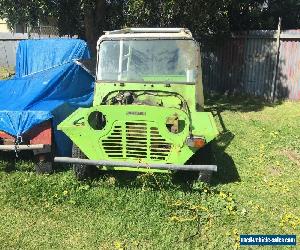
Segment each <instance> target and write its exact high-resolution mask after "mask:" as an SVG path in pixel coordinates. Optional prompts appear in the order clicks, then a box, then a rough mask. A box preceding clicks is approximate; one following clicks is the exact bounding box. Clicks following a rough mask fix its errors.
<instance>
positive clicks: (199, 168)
mask: <svg viewBox="0 0 300 250" xmlns="http://www.w3.org/2000/svg"><path fill="white" fill-rule="evenodd" d="M54 162H60V163H71V164H84V165H93V166H109V167H124V168H128V167H130V168H144V169H162V170H173V171H178V170H180V171H203V170H206V171H213V172H217V170H218V167H217V166H216V165H180V164H147V163H130V162H119V161H95V160H88V159H78V158H69V157H55V158H54Z"/></svg>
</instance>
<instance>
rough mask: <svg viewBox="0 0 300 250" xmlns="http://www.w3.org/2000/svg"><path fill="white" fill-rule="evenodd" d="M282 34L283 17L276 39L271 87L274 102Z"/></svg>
mask: <svg viewBox="0 0 300 250" xmlns="http://www.w3.org/2000/svg"><path fill="white" fill-rule="evenodd" d="M280 34H281V17H279V20H278V29H277V39H276V61H275V67H274V73H273V81H272V89H271V100H272V102H274V101H275V99H276V82H277V73H278V65H279V53H280Z"/></svg>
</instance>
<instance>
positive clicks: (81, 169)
mask: <svg viewBox="0 0 300 250" xmlns="http://www.w3.org/2000/svg"><path fill="white" fill-rule="evenodd" d="M72 157H73V158H80V159H87V157H86V155H85V154H84V153H83V152H82V151H81V150H80V148H78V147H77V146H76V145H75V144H73V147H72ZM73 170H74V174H75V178H76V179H77V180H78V181H86V180H89V179H94V178H96V177H97V173H98V172H99V170H98V168H97V167H96V166H91V165H85V164H73Z"/></svg>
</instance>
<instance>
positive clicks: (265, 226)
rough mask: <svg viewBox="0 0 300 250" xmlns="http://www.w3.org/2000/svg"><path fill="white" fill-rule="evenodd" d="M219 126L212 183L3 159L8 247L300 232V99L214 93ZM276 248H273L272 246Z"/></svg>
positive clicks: (119, 244) (226, 244)
mask: <svg viewBox="0 0 300 250" xmlns="http://www.w3.org/2000/svg"><path fill="white" fill-rule="evenodd" d="M208 103H209V104H208V109H209V110H211V111H213V113H214V114H215V115H216V116H215V117H216V120H217V122H218V126H219V128H220V131H221V135H220V137H219V138H218V140H217V141H216V142H215V144H214V153H215V157H216V161H217V164H218V166H219V172H218V173H217V174H216V175H215V177H214V181H213V184H212V186H210V187H207V186H205V185H203V184H201V183H190V182H184V181H183V180H181V181H180V180H179V181H178V178H174V176H171V175H161V174H156V175H151V174H141V175H138V176H137V177H136V176H134V175H133V174H132V175H131V174H126V175H124V174H123V173H107V174H106V175H104V176H103V177H101V178H100V179H99V180H97V181H93V182H91V183H78V182H77V181H75V180H74V177H73V174H72V172H71V171H70V170H64V169H60V170H59V171H57V172H56V173H55V174H53V175H49V176H36V175H35V173H34V172H33V171H32V169H33V166H32V163H30V162H28V161H24V162H17V164H16V170H14V171H8V170H10V169H11V167H10V165H11V162H9V161H7V160H5V159H2V163H1V164H0V165H1V167H0V168H1V170H0V207H1V209H0V221H1V223H0V246H1V249H236V248H238V241H239V234H251V233H252V234H297V235H298V237H299V235H300V199H299V198H300V197H299V185H300V103H293V102H284V103H277V104H275V105H268V104H266V103H263V102H260V101H257V100H253V101H250V100H249V99H235V100H233V99H232V100H230V99H219V100H215V99H214V100H209V101H208ZM266 249H269V248H266Z"/></svg>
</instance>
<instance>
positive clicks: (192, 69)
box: [97, 40, 198, 83]
mask: <svg viewBox="0 0 300 250" xmlns="http://www.w3.org/2000/svg"><path fill="white" fill-rule="evenodd" d="M197 66H198V58H197V45H196V43H195V42H194V41H193V40H126V41H124V40H119V41H103V42H102V43H101V44H100V49H99V58H98V70H97V79H98V80H102V81H103V80H104V81H105V80H106V81H124V82H144V81H147V82H155V81H159V82H191V83H193V82H196V72H197V71H196V69H197Z"/></svg>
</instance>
